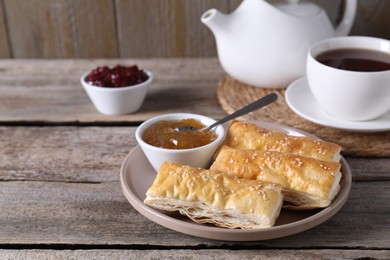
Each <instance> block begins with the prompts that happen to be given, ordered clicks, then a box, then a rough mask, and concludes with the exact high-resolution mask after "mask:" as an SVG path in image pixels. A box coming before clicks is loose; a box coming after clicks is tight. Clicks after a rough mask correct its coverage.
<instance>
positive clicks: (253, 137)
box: [224, 121, 341, 162]
mask: <svg viewBox="0 0 390 260" xmlns="http://www.w3.org/2000/svg"><path fill="white" fill-rule="evenodd" d="M224 144H225V145H227V146H230V147H234V148H237V149H241V150H259V151H264V152H265V151H277V152H285V153H292V154H297V155H302V156H306V157H311V158H315V159H319V160H323V161H335V162H339V161H340V158H341V155H340V151H341V147H340V146H339V145H338V144H335V143H330V142H325V141H321V140H315V139H312V138H309V137H304V136H290V135H287V134H284V133H282V132H278V131H270V130H267V129H264V128H262V127H259V126H258V125H256V124H253V123H248V122H240V121H234V122H232V124H231V125H230V127H229V129H228V131H227V136H226V139H225V142H224Z"/></svg>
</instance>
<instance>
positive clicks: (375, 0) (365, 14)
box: [351, 0, 390, 40]
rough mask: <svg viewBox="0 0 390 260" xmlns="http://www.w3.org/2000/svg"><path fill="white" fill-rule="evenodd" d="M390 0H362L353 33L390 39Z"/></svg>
mask: <svg viewBox="0 0 390 260" xmlns="http://www.w3.org/2000/svg"><path fill="white" fill-rule="evenodd" d="M389 10H390V1H381V0H360V1H359V5H358V10H357V17H356V20H355V23H354V26H353V27H352V31H351V35H366V36H373V37H381V38H385V39H388V40H390V19H389V14H390V13H389V12H390V11H389Z"/></svg>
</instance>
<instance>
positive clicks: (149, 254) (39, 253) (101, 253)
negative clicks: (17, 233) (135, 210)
mask: <svg viewBox="0 0 390 260" xmlns="http://www.w3.org/2000/svg"><path fill="white" fill-rule="evenodd" d="M389 255H390V251H389V250H380V251H379V250H342V249H337V250H326V249H325V250H319V249H315V250H314V249H313V250H269V249H268V250H266V249H257V250H228V249H206V250H183V249H182V250H180V249H178V250H96V249H95V250H60V251H58V250H0V258H3V259H56V260H62V259H95V260H100V259H101V260H106V259H199V258H200V257H201V258H202V259H204V260H215V259H229V260H242V259H252V260H256V259H269V260H286V259H333V260H339V259H386V258H388V256H389Z"/></svg>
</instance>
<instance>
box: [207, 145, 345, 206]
mask: <svg viewBox="0 0 390 260" xmlns="http://www.w3.org/2000/svg"><path fill="white" fill-rule="evenodd" d="M340 168H341V164H340V163H338V162H329V161H321V160H317V159H313V158H308V157H304V156H299V155H295V154H287V153H280V152H274V151H268V152H262V151H250V150H239V149H235V148H232V147H228V146H223V147H222V148H221V150H220V151H219V154H218V156H217V158H216V160H215V161H214V163H213V164H212V165H211V168H210V169H211V170H213V171H219V172H224V173H226V174H228V175H231V176H236V177H239V178H246V179H251V180H259V181H264V182H269V183H275V184H278V185H281V186H282V192H283V194H284V200H285V201H287V202H291V203H292V204H294V205H289V206H286V207H288V208H292V209H312V208H322V207H327V206H329V205H330V203H331V201H332V200H333V198H334V197H335V196H336V194H337V193H338V191H339V188H340V185H339V182H340V179H341V172H340Z"/></svg>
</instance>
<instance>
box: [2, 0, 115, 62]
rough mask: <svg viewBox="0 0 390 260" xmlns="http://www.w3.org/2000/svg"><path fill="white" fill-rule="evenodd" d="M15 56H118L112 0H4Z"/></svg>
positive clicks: (10, 40)
mask: <svg viewBox="0 0 390 260" xmlns="http://www.w3.org/2000/svg"><path fill="white" fill-rule="evenodd" d="M3 2H4V12H6V14H7V16H6V17H7V25H8V31H9V37H10V38H9V42H10V43H11V46H12V50H13V58H70V57H78V58H83V57H102V58H109V57H116V56H117V49H116V45H117V42H116V39H117V37H116V29H115V18H114V6H113V2H112V1H110V0H84V1H77V0H71V1H67V0H57V1H45V0H32V1H24V0H3Z"/></svg>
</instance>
